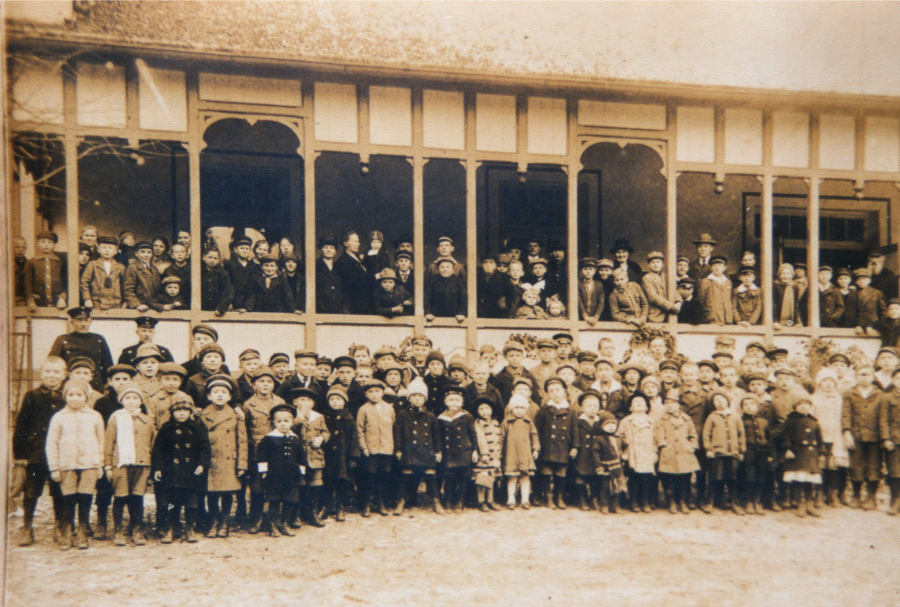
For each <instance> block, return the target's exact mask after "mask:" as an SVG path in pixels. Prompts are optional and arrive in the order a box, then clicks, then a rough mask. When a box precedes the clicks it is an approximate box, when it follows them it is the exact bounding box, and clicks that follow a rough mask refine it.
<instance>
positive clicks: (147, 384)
mask: <svg viewBox="0 0 900 607" xmlns="http://www.w3.org/2000/svg"><path fill="white" fill-rule="evenodd" d="M162 362H163V360H162V355H161V354H160V353H159V348H157V347H156V345H154V344H141V347H140V348H138V351H137V355H136V356H135V357H134V366H135V368H136V369H137V371H138V372H137V375H135V376H134V380H133V381H134V383H135V384H137V386H138V387H139V388H140V389H141V390H143V392H144V399H145V400H146V399H148V398H150V397H151V396H153V395H154V394H156V393H157V392H159V391H160V390H161V389H162V384H161V383H160V380H159V376H158V374H159V365H160V363H162Z"/></svg>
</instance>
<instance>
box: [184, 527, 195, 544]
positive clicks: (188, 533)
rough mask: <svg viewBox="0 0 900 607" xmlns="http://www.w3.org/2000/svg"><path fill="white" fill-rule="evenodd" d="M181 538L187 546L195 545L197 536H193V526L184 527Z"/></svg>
mask: <svg viewBox="0 0 900 607" xmlns="http://www.w3.org/2000/svg"><path fill="white" fill-rule="evenodd" d="M181 538H182V539H183V540H184V541H185V542H187V543H188V544H196V543H197V536H196V535H195V534H194V526H193V525H185V526H184V531H183V532H182V534H181Z"/></svg>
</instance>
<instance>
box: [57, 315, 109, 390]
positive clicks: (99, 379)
mask: <svg viewBox="0 0 900 607" xmlns="http://www.w3.org/2000/svg"><path fill="white" fill-rule="evenodd" d="M67 314H68V315H69V318H70V319H71V320H70V321H69V324H70V326H71V328H72V332H71V333H66V334H64V335H60V336H59V337H57V338H56V341H54V342H53V346H52V347H51V348H50V356H59V357H60V358H62V359H63V360H64V361H66V364H68V363H69V361H71V360H72V359H74V358H77V357H79V356H84V357H85V358H89V359H91V360H92V361H94V366H95V369H96V372H95V373H94V379H93V380H91V386H92V387H93V388H94V389H95V390H97V391H98V392H102V391H103V387H104V386H105V385H106V370H107V369H109V368H110V367H111V366H112V365H113V359H112V354H111V353H110V351H109V344H107V343H106V338H104V337H103V336H102V335H98V334H97V333H91V332H90V328H91V322H92V321H93V316H92V314H91V309H90V308H85V307H83V306H79V307H77V308H71V309H70V310H69V311H68V312H67Z"/></svg>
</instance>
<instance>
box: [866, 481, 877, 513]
mask: <svg viewBox="0 0 900 607" xmlns="http://www.w3.org/2000/svg"><path fill="white" fill-rule="evenodd" d="M877 494H878V481H869V482H868V483H866V501H865V502H864V503H863V510H875V509H876V508H877V507H878V504H877V502H876V501H875V497H876V495H877Z"/></svg>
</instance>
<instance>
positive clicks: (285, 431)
mask: <svg viewBox="0 0 900 607" xmlns="http://www.w3.org/2000/svg"><path fill="white" fill-rule="evenodd" d="M305 389H306V388H304V390H305ZM295 414H296V409H295V408H294V407H293V406H292V405H288V404H286V403H284V402H282V403H280V404H277V405H275V406H274V407H272V410H271V411H270V413H269V415H270V418H271V420H272V425H273V426H275V429H274V430H272V431H271V432H269V433H268V434H266V436H265V437H263V439H262V441H260V443H259V447H258V449H257V453H256V456H257V463H256V467H257V472H258V474H259V477H260V480H261V481H262V486H263V488H264V490H265V496H266V500H267V501H268V502H269V524H270V525H271V527H270V528H269V535H271V536H272V537H278V536H280V535H288V536H290V535H294V534H293V533H291V532H290V531H288V525H289V523H290V520H291V517H292V515H293V508H294V507H295V506H296V504H297V502H298V500H299V498H300V484H301V482H302V475H301V473H300V471H301V469H302V468H303V466H304V464H305V463H306V456H305V449H304V447H303V439H301V438H300V437H299V436H297V434H296V433H295V432H294V431H293V430H292V429H291V425H292V424H293V423H294V421H295V420H294V416H295ZM294 427H295V428H296V427H297V426H294Z"/></svg>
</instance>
